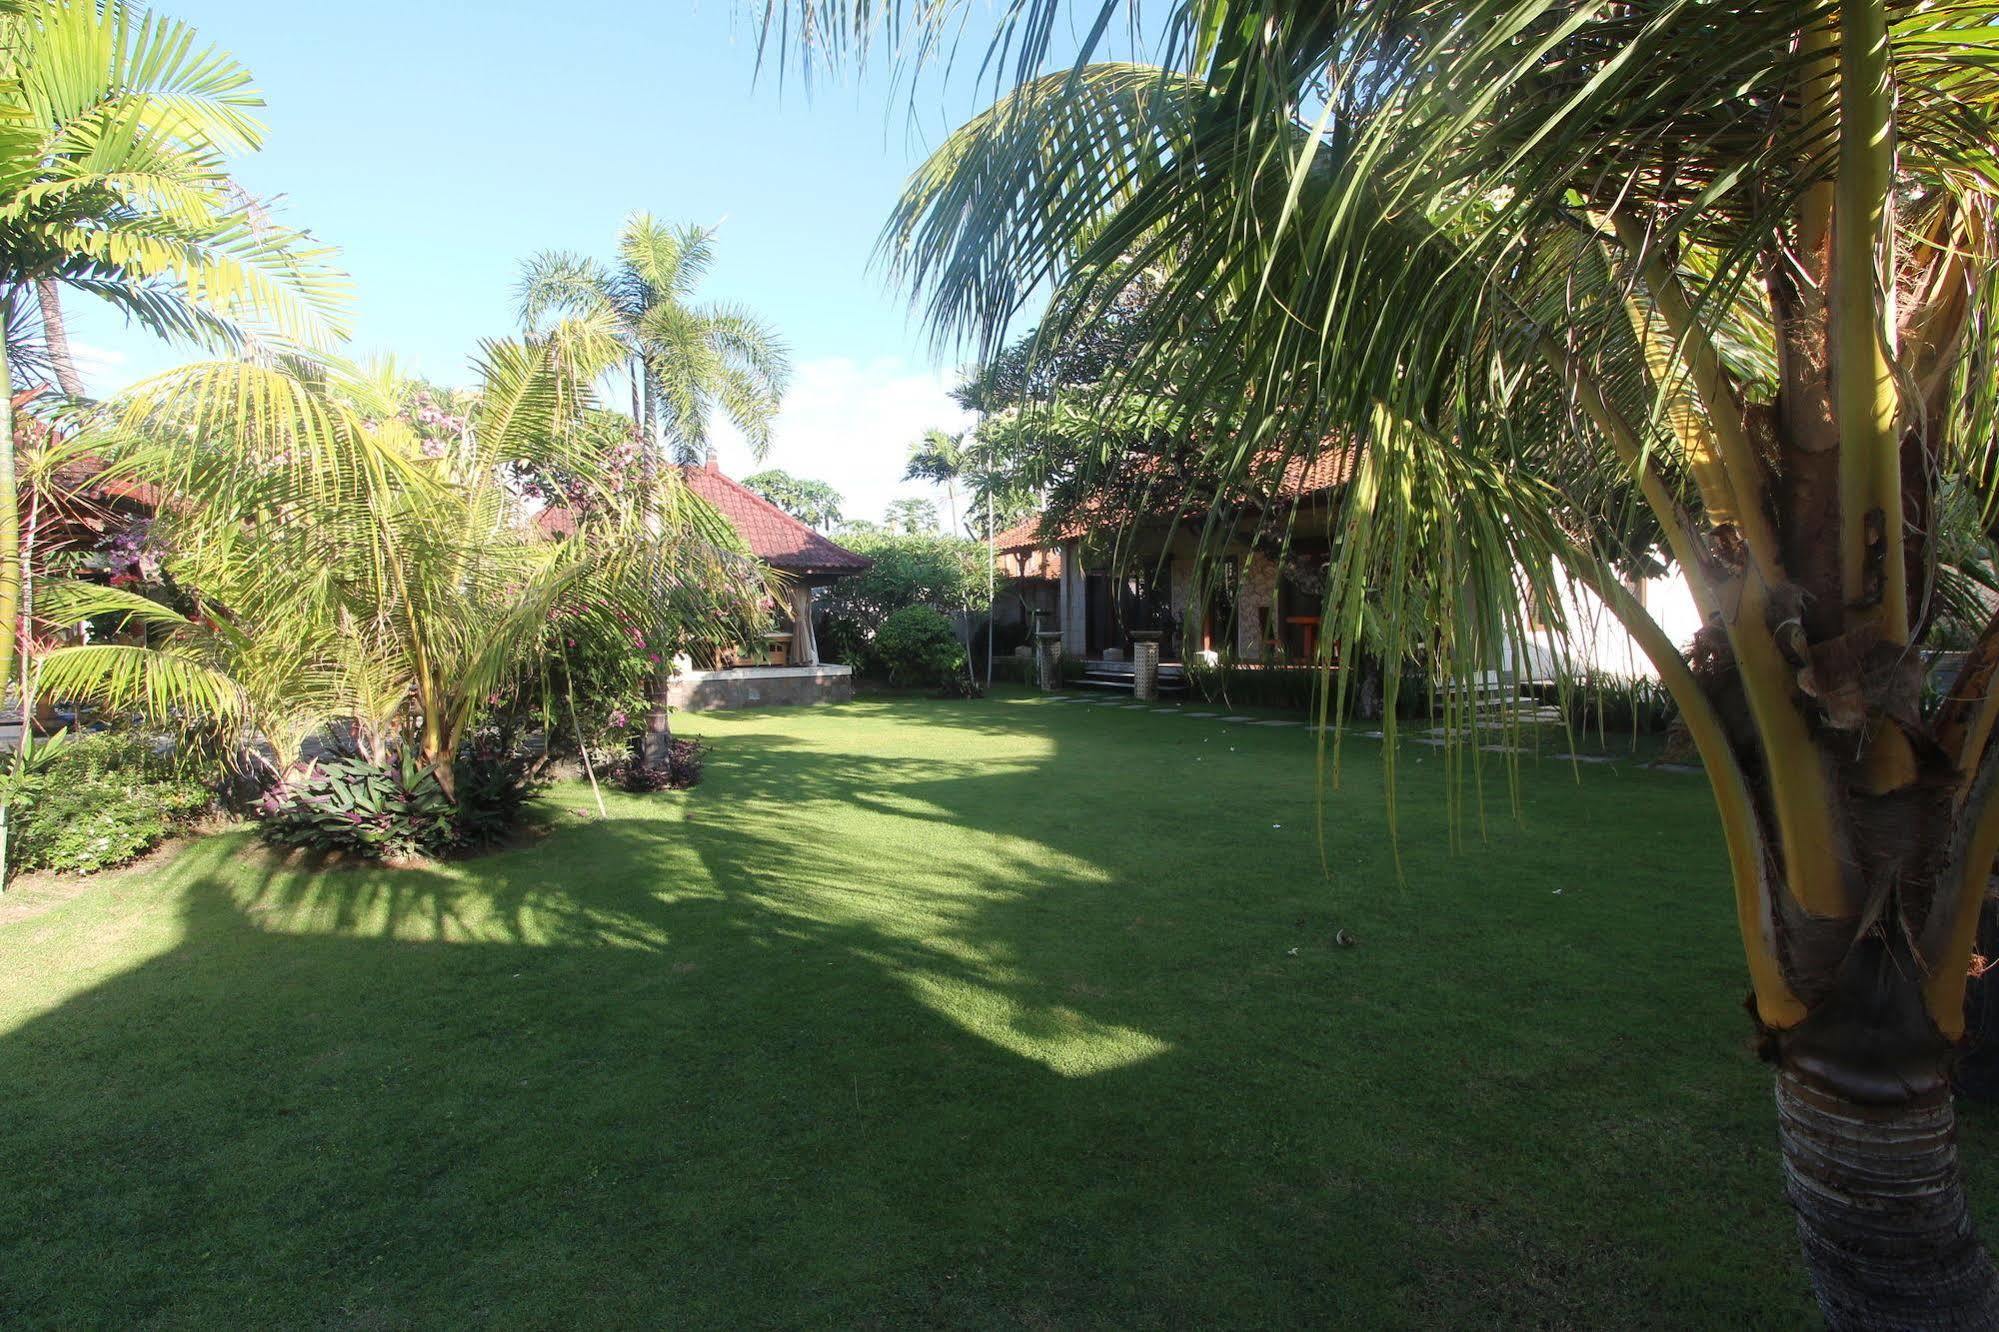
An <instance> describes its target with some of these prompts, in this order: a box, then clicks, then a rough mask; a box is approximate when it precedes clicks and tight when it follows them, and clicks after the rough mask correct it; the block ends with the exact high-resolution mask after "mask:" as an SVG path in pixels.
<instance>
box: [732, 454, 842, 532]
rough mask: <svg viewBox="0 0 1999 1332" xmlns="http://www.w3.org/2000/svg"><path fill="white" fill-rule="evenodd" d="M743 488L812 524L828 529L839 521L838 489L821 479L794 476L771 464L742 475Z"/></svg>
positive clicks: (799, 519)
mask: <svg viewBox="0 0 1999 1332" xmlns="http://www.w3.org/2000/svg"><path fill="white" fill-rule="evenodd" d="M743 487H744V488H745V489H746V490H753V491H755V492H756V493H757V494H759V495H761V496H763V497H764V498H765V499H767V500H769V501H770V502H771V503H772V504H775V505H777V507H778V508H780V509H783V510H784V511H785V512H786V513H788V514H790V515H791V516H792V517H794V518H796V519H798V521H800V522H801V523H806V524H808V525H810V526H812V527H817V528H821V529H824V530H831V529H832V528H833V527H835V526H837V525H838V524H839V522H840V504H841V500H840V492H839V491H837V490H835V489H833V487H831V486H829V485H827V484H826V483H825V482H824V481H813V480H810V479H808V478H806V477H802V476H793V475H792V474H791V473H789V472H787V471H784V470H783V469H782V468H777V467H771V468H767V469H765V470H764V471H761V472H753V473H751V474H750V475H749V476H746V477H744V478H743Z"/></svg>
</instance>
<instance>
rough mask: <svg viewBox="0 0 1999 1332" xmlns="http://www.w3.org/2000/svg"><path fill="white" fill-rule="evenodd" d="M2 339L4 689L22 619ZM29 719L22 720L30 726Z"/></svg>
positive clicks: (10, 395) (0, 640)
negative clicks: (16, 634)
mask: <svg viewBox="0 0 1999 1332" xmlns="http://www.w3.org/2000/svg"><path fill="white" fill-rule="evenodd" d="M5 344H6V339H4V338H0V687H7V686H11V685H12V684H13V680H14V667H15V652H14V636H15V633H16V629H17V626H18V623H19V620H20V616H21V496H20V492H19V490H18V489H17V487H16V480H15V467H14V443H15V429H14V375H13V366H12V364H11V362H10V361H9V360H8V357H7V348H6V345H5ZM26 722H27V718H25V717H23V718H22V724H23V725H26Z"/></svg>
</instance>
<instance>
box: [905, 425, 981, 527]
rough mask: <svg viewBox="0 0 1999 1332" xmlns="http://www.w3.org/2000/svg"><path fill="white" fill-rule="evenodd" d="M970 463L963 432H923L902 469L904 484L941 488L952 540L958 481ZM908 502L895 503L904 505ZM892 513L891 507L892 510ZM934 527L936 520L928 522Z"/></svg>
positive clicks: (956, 525)
mask: <svg viewBox="0 0 1999 1332" xmlns="http://www.w3.org/2000/svg"><path fill="white" fill-rule="evenodd" d="M970 462H971V457H970V450H969V449H968V448H967V447H966V442H965V432H964V431H962V430H961V431H959V432H958V433H957V434H955V435H954V434H951V433H949V432H948V431H943V430H926V431H924V432H923V437H922V438H921V439H919V440H917V441H916V442H915V443H914V444H911V445H910V446H909V462H908V465H906V466H905V467H904V468H903V469H902V479H903V480H905V481H928V482H930V483H931V484H932V485H937V486H942V487H944V502H945V503H946V504H947V505H948V506H949V512H950V519H951V521H950V525H949V526H948V527H946V528H945V531H947V532H949V533H950V534H951V535H952V536H956V535H958V533H959V530H960V529H959V526H958V479H959V477H961V476H962V475H963V474H964V472H965V469H966V467H967V465H968V464H969V463H970ZM909 502H910V501H908V500H898V501H896V503H898V504H907V503H909ZM890 511H891V513H893V512H894V507H893V506H891V509H890ZM893 521H894V520H893V518H891V523H893ZM931 522H932V525H933V526H934V525H935V522H936V520H935V518H933V519H932V520H931Z"/></svg>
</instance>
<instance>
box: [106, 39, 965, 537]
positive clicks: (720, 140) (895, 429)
mask: <svg viewBox="0 0 1999 1332" xmlns="http://www.w3.org/2000/svg"><path fill="white" fill-rule="evenodd" d="M158 8H159V9H160V10H161V11H162V12H164V13H169V14H172V15H174V16H176V17H179V18H183V19H186V20H188V21H190V22H192V23H194V24H195V25H196V26H197V27H198V28H199V29H200V30H201V33H202V36H203V37H204V38H205V39H207V40H210V41H213V42H215V43H216V44H218V45H220V46H221V47H223V48H224V49H226V50H229V51H232V52H233V53H235V55H236V56H237V57H238V58H239V59H241V60H242V61H243V62H244V63H245V64H247V65H248V66H249V67H250V69H251V70H252V71H253V73H254V74H255V75H256V78H257V81H258V84H259V86H260V87H261V88H262V89H263V92H264V96H265V98H266V100H267V102H268V103H269V106H268V108H267V110H266V112H265V118H266V121H267V123H268V126H269V135H268V138H267V142H266V147H265V149H264V151H263V152H262V153H260V154H258V155H256V156H255V157H252V158H248V159H245V160H244V161H243V162H242V163H241V164H240V165H239V168H238V174H239V176H240V178H241V179H242V180H243V181H244V183H245V184H247V185H248V186H249V187H250V188H251V189H253V190H255V191H256V192H258V193H260V194H265V195H283V196H284V198H285V208H284V216H285V217H286V219H287V220H288V221H290V222H292V223H294V224H296V225H303V226H307V227H310V228H311V229H312V230H313V231H314V232H315V233H316V234H317V235H318V236H320V237H321V238H322V239H324V240H325V241H327V242H329V243H331V244H334V245H337V246H339V247H340V249H341V250H342V252H343V262H344V264H345V266H346V268H347V269H348V270H349V271H350V272H351V273H352V274H353V275H354V279H355V288H356V302H357V303H356V310H355V315H356V320H355V322H356V337H355V340H354V344H353V350H354V352H355V353H357V354H360V355H366V354H370V353H373V352H377V351H388V352H393V353H395V354H396V356H397V357H398V358H399V359H400V360H402V361H403V362H404V363H405V364H406V366H407V367H408V368H409V369H410V370H412V371H415V372H419V373H422V374H424V375H426V376H429V377H432V378H436V379H440V380H445V381H460V380H463V379H464V378H465V372H464V366H465V361H466V358H467V356H468V354H469V353H470V352H471V350H472V349H473V347H474V345H475V344H476V342H477V340H478V339H479V338H481V337H483V336H492V335H495V334H504V333H507V332H509V331H511V329H512V311H511V300H512V292H511V288H512V284H513V282H514V279H515V276H516V272H517V266H518V264H519V261H520V260H521V259H522V258H523V257H525V256H526V255H528V254H530V253H532V252H533V251H535V250H537V249H543V248H563V249H577V250H585V251H589V252H592V253H596V254H600V255H608V253H609V251H610V248H611V244H612V240H613V237H614V235H615V233H616V231H617V228H618V224H619V222H620V220H621V219H622V218H623V217H624V216H625V215H626V214H627V213H628V212H631V211H633V210H635V209H647V210H650V211H651V212H653V213H655V214H657V215H659V216H661V217H665V218H670V219H674V220H686V221H694V222H701V223H708V224H715V223H719V224H720V225H721V261H720V263H719V265H718V267H717V269H716V272H715V274H714V276H713V278H712V279H711V280H710V284H709V287H708V294H709V295H711V296H712V297H715V298H720V299H727V300H730V301H737V302H741V303H743V304H745V305H747V306H749V307H750V308H752V309H754V310H756V311H757V312H758V313H760V314H761V315H763V316H764V317H765V318H766V319H767V320H769V321H770V322H771V323H772V324H774V325H775V326H776V327H777V328H778V329H779V330H780V331H781V332H782V333H783V334H784V336H785V337H786V338H787V339H788V340H789V342H790V344H791V347H792V352H793V359H794V364H795V366H796V369H797V375H796V380H795V385H794V391H793V393H792V395H791V398H790V400H789V401H788V403H787V406H786V410H785V414H784V417H783V419H782V420H781V421H780V423H779V428H778V432H777V440H776V443H775V446H774V448H773V451H772V455H771V457H770V459H769V465H772V466H782V467H785V468H787V469H789V470H791V471H794V472H797V473H800V474H802V475H807V476H816V477H819V478H822V479H824V480H827V481H830V482H832V483H833V484H834V485H835V486H837V487H838V488H839V489H841V490H842V491H843V492H844V493H845V494H846V496H847V499H848V512H849V514H850V516H856V517H879V516H880V512H881V510H882V508H883V507H884V505H885V504H886V503H887V501H888V500H889V499H890V498H893V497H895V496H897V495H904V494H919V493H929V492H927V491H926V490H925V489H924V488H922V487H918V486H901V485H899V484H898V483H897V481H896V477H897V476H898V475H899V474H900V469H901V460H902V456H903V453H904V450H905V448H906V446H907V444H908V443H909V441H910V440H911V439H913V438H914V437H915V435H916V434H918V433H919V432H920V431H921V430H923V429H924V428H926V427H928V426H931V425H937V426H944V427H948V428H957V426H959V425H961V424H962V421H960V420H959V419H958V414H957V411H956V408H955V407H954V406H953V405H952V404H951V403H950V401H949V400H948V398H946V397H945V395H944V389H945V388H946V387H948V386H949V384H950V383H951V382H953V380H954V378H955V376H954V373H953V371H954V366H952V365H951V364H949V363H948V362H940V361H938V360H936V359H934V358H933V357H932V356H931V355H930V354H929V351H928V348H927V343H926V339H925V337H924V335H923V332H922V330H921V329H920V328H918V327H917V326H916V325H915V324H914V323H913V321H911V320H910V319H909V318H908V317H907V313H906V305H905V303H904V301H903V300H902V298H901V297H900V296H899V295H897V294H895V293H893V292H890V291H888V290H887V289H886V288H885V285H884V283H883V281H882V280H881V278H880V277H879V276H878V275H876V274H874V273H871V272H869V271H868V261H869V257H870V254H871V251H872V248H873V244H874V240H875V236H876V234H877V232H878V230H879V228H880V226H881V223H882V220H883V219H884V217H885V216H886V215H887V212H888V209H889V207H890V205H891V203H892V202H893V200H894V198H895V196H896V194H897V192H898V190H899V189H900V187H901V184H902V182H903V179H904V177H905V176H906V175H907V173H908V172H909V170H910V169H911V167H913V166H914V165H915V164H916V163H917V162H918V161H919V160H921V157H922V155H923V153H924V151H925V150H926V148H927V147H928V146H931V145H934V144H935V142H936V141H937V140H938V139H940V138H941V137H942V136H943V135H944V134H945V133H946V132H947V131H948V130H949V128H950V127H951V125H952V124H953V123H955V121H956V120H959V119H962V118H963V117H964V116H965V115H968V114H969V113H970V112H972V111H973V110H975V109H976V107H975V105H974V103H973V101H972V98H971V96H970V95H969V90H958V91H957V92H955V93H953V94H951V95H950V96H948V97H947V96H946V94H945V93H944V91H942V90H938V91H936V92H927V93H926V94H925V95H924V96H922V97H921V98H918V99H912V98H910V96H909V95H908V93H907V91H906V90H903V91H898V90H896V89H894V88H891V87H890V86H889V80H888V79H887V77H886V76H885V75H883V74H872V75H868V76H865V77H861V78H858V79H854V78H850V79H847V80H846V81H844V82H843V83H840V84H837V85H829V84H827V83H824V82H822V83H820V84H818V85H816V86H815V87H814V88H813V89H812V90H811V93H810V95H809V96H808V95H807V93H806V91H805V89H804V88H803V87H802V86H801V85H800V84H799V82H798V80H797V79H796V78H795V77H791V78H788V79H786V80H785V81H784V82H783V84H782V85H781V84H780V81H779V79H778V77H777V74H776V72H775V71H766V73H765V75H764V76H763V78H762V79H761V80H759V79H758V77H757V72H756V55H755V39H756V34H755V32H754V29H753V28H752V27H751V26H750V25H749V23H748V22H747V21H746V20H744V19H742V18H740V17H738V16H737V15H736V13H735V11H734V10H733V8H732V7H731V6H729V5H727V4H709V5H700V6H696V5H694V4H692V3H685V4H682V3H671V2H669V3H663V4H644V3H639V2H638V0H571V3H569V4H567V5H557V6H550V5H547V4H545V3H544V4H527V3H522V2H521V0H496V2H495V3H489V4H482V5H477V6H474V5H460V4H450V3H431V2H427V0H405V2H404V3H400V4H391V3H384V2H382V0H344V2H343V3H341V4H339V5H334V6H294V5H289V4H272V3H269V0H162V2H161V3H159V5H158ZM913 109H914V110H915V111H918V112H920V113H921V114H920V117H918V119H917V122H916V123H912V110H913ZM77 322H78V328H77V330H76V332H77V337H78V339H79V341H80V342H81V343H83V344H84V347H83V352H84V360H85V366H86V373H87V374H88V375H89V376H90V378H91V380H92V383H91V388H92V389H93V391H96V392H100V393H101V392H104V391H107V390H108V389H110V388H114V387H116V386H117V385H118V384H119V383H121V382H123V381H125V380H128V379H130V378H133V377H136V376H137V375H140V374H143V373H146V372H149V371H151V370H154V369H157V368H160V367H162V366H164V365H166V364H169V363H171V361H172V360H173V359H174V358H175V357H176V355H177V353H175V352H172V351H169V350H166V349H163V348H161V347H160V346H159V345H158V344H156V343H154V342H152V341H151V340H150V339H149V338H147V337H146V336H145V335H141V334H137V333H132V332H128V331H126V330H125V329H124V328H123V327H122V326H121V325H120V323H119V322H118V321H117V320H116V319H115V317H102V316H98V317H93V316H91V315H89V314H86V313H85V312H84V311H82V310H79V311H77ZM722 462H723V465H724V467H725V469H726V470H728V471H730V472H732V473H734V474H736V475H741V474H743V472H744V471H746V470H749V469H750V468H752V467H754V466H755V464H754V463H752V462H751V460H750V459H749V458H748V456H747V452H746V451H745V450H743V449H742V448H741V447H740V445H739V444H731V445H729V446H727V447H725V449H724V452H723V457H722Z"/></svg>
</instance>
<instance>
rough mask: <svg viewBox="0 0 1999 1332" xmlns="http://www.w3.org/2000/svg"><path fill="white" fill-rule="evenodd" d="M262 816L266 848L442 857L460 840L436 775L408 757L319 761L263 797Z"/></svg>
mask: <svg viewBox="0 0 1999 1332" xmlns="http://www.w3.org/2000/svg"><path fill="white" fill-rule="evenodd" d="M258 812H259V813H260V814H261V815H262V817H263V825H262V827H261V829H260V831H261V832H262V834H263V837H264V840H265V841H267V842H271V843H273V844H275V845H278V846H299V847H306V848H308V849H310V850H314V851H338V852H344V853H346V854H349V855H358V856H366V857H368V858H369V859H371V860H401V859H407V858H409V857H412V856H435V855H442V854H443V853H444V852H446V851H448V850H450V849H451V848H452V846H453V845H454V844H455V842H456V841H457V829H456V827H455V826H454V823H455V820H454V818H453V811H452V807H451V801H450V800H448V799H446V798H445V794H444V788H443V787H441V786H439V785H438V784H437V775H436V773H434V772H433V771H432V770H431V769H430V768H428V767H425V766H424V765H423V764H422V763H420V762H419V761H418V760H417V758H416V756H415V755H414V754H409V753H405V754H404V755H403V756H402V758H401V759H400V760H399V761H391V762H389V763H387V764H381V765H377V764H375V763H373V762H371V761H370V760H368V759H366V758H362V757H360V756H359V755H354V756H350V757H334V758H322V759H314V760H312V761H311V762H309V763H307V764H305V765H304V766H303V767H302V768H300V769H298V770H296V771H294V772H292V773H290V774H288V775H287V776H286V777H285V779H284V780H283V781H281V782H279V783H278V784H277V785H276V786H274V787H272V788H271V790H270V791H268V792H266V793H265V795H264V799H263V801H262V802H261V804H260V806H259V809H258Z"/></svg>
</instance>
